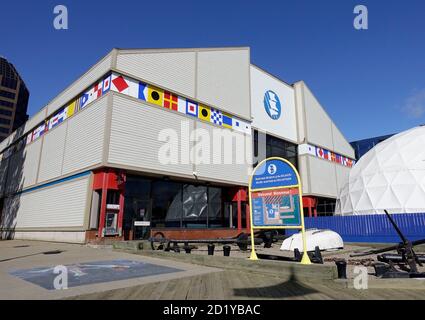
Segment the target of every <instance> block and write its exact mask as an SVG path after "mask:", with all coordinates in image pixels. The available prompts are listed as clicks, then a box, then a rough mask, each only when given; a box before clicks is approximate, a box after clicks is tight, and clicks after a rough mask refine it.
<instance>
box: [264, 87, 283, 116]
mask: <svg viewBox="0 0 425 320" xmlns="http://www.w3.org/2000/svg"><path fill="white" fill-rule="evenodd" d="M264 109H266V112H267V114H268V115H269V117H270V118H272V119H273V120H277V119H279V118H280V114H281V113H282V107H281V105H280V100H279V97H278V95H277V94H276V93H274V92H273V91H271V90H269V91H267V92H266V93H265V94H264Z"/></svg>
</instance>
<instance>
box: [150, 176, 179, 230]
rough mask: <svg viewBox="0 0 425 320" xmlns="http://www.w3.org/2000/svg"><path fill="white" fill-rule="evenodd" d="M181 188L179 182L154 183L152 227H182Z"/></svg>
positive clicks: (160, 181)
mask: <svg viewBox="0 0 425 320" xmlns="http://www.w3.org/2000/svg"><path fill="white" fill-rule="evenodd" d="M181 188H182V184H181V183H178V182H172V181H162V180H157V181H153V182H152V219H151V225H152V227H180V224H181V221H180V220H181V212H182V205H181V203H182V200H181Z"/></svg>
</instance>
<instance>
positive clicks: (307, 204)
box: [303, 196, 317, 218]
mask: <svg viewBox="0 0 425 320" xmlns="http://www.w3.org/2000/svg"><path fill="white" fill-rule="evenodd" d="M303 207H304V208H308V216H309V217H310V218H311V217H312V216H313V215H314V217H317V209H316V207H317V198H315V197H308V196H307V197H303Z"/></svg>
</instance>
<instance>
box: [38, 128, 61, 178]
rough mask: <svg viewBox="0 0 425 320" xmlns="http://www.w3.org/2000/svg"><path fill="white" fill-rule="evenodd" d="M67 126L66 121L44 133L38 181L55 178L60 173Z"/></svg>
mask: <svg viewBox="0 0 425 320" xmlns="http://www.w3.org/2000/svg"><path fill="white" fill-rule="evenodd" d="M67 126H68V122H65V123H63V124H62V125H60V126H58V127H57V128H54V129H53V130H52V131H50V132H48V133H47V134H45V135H44V137H43V139H44V142H43V148H42V152H41V160H40V171H39V173H38V181H37V182H38V183H40V182H43V181H46V180H49V179H53V178H57V177H59V176H60V175H61V174H62V164H63V156H64V151H65V134H66V129H67Z"/></svg>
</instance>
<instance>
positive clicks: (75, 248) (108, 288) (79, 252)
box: [0, 240, 425, 300]
mask: <svg viewBox="0 0 425 320" xmlns="http://www.w3.org/2000/svg"><path fill="white" fill-rule="evenodd" d="M54 250H59V251H61V252H60V253H58V254H44V253H45V252H48V251H54ZM43 252H44V253H43ZM183 255H184V256H183ZM156 256H157V257H156ZM176 258H178V259H176ZM182 258H184V261H181V259H182ZM187 258H188V256H186V255H185V254H183V253H181V254H174V255H173V254H172V253H170V254H168V255H167V254H163V253H162V254H160V255H158V254H157V253H156V252H150V253H148V252H145V253H143V252H141V254H131V253H126V252H116V251H112V250H111V249H108V248H92V247H87V246H81V245H72V244H60V243H48V242H36V241H17V240H16V241H15V240H14V241H0V299H61V298H67V299H102V300H104V299H143V300H144V299H208V300H214V299H225V300H231V299H249V300H251V299H295V300H301V299H308V300H310V299H321V300H327V299H380V300H388V299H425V281H422V280H413V281H414V284H415V285H411V284H413V282H412V281H410V282H409V283H407V282H405V281H399V282H391V281H390V282H388V281H381V280H379V281H377V282H376V283H374V284H373V285H372V286H371V287H370V288H369V289H368V290H355V289H352V288H347V285H348V286H349V284H347V283H346V282H340V281H335V280H325V279H322V280H315V279H311V278H310V279H308V280H307V278H304V277H303V279H301V278H300V277H298V278H297V276H296V275H295V274H294V273H292V274H288V273H286V274H283V273H282V272H279V274H278V273H277V272H276V274H275V273H273V272H264V270H261V269H252V270H251V269H249V268H248V269H247V268H246V267H245V268H244V269H241V268H238V267H237V265H235V263H232V264H231V263H228V262H230V260H229V261H228V260H226V264H222V266H219V267H218V266H216V265H214V267H211V266H205V265H202V263H199V261H201V260H199V259H196V257H195V256H193V258H194V259H196V260H197V262H196V264H195V262H194V261H192V262H189V261H190V259H187ZM189 258H190V257H189ZM211 258H212V259H214V261H217V259H216V258H213V257H211ZM127 262H131V263H132V264H134V265H136V267H137V268H138V267H140V265H139V264H145V265H142V267H143V266H148V267H147V268H146V270H147V272H148V273H147V274H145V275H144V276H140V275H141V274H142V273H143V272H144V270H141V269H140V268H139V269H137V268H136V269H134V271H135V274H133V275H131V274H130V276H131V278H127V279H120V280H115V281H111V280H113V279H111V277H113V276H114V275H116V274H119V275H121V276H126V275H127V276H128V273H129V272H130V271H129V270H130V269H128V268H127V265H126V263H127ZM241 263H242V262H241ZM56 265H68V266H71V265H74V266H75V265H77V267H76V268H75V269H74V270H73V272H74V273H75V274H76V276H75V278H74V285H75V286H72V287H70V288H69V289H67V290H59V291H58V290H49V289H48V286H46V279H45V278H43V279H41V280H40V277H39V275H38V272H39V271H40V269H42V270H41V272H42V273H43V272H44V274H45V270H48V269H49V268H51V267H54V266H56ZM105 265H106V266H111V268H112V269H113V272H112V271H111V268H109V267H107V268H103V267H104V266H105ZM93 266H95V268H97V269H95V272H94V273H93V272H92V271H90V270H92V269H91V268H92V267H93ZM99 266H101V267H99ZM126 268H127V269H126ZM169 268H173V269H172V270H171V269H169ZM175 269H178V270H175ZM22 270H24V271H22ZM50 270H51V269H50ZM146 270H145V271H146ZM149 270H150V271H149ZM152 270H153V271H156V272H161V271H160V270H163V271H164V270H165V272H163V273H160V274H155V272H153V273H152ZM167 270H168V271H167ZM315 270H316V269H315ZM318 270H321V269H320V267H318V268H317V270H316V271H318ZM115 271H116V272H115ZM269 271H270V270H269ZM87 273H88V274H89V275H90V277H91V278H90V279H91V280H93V281H91V283H87V282H86V283H84V281H82V282H80V283H78V281H80V280H81V279H87V276H85V274H87ZM130 273H131V272H130ZM28 274H29V275H30V276H31V277H30V278H27V280H31V281H32V282H31V281H27V280H23V279H22V278H21V277H25V275H28ZM81 274H82V275H83V277H80V278H79V276H81ZM17 275H19V276H17ZM34 275H35V277H36V280H37V281H35V280H34V278H33V277H34ZM111 275H112V276H111ZM48 284H49V283H48ZM43 285H44V287H43ZM49 285H50V284H49ZM46 287H47V289H46Z"/></svg>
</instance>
